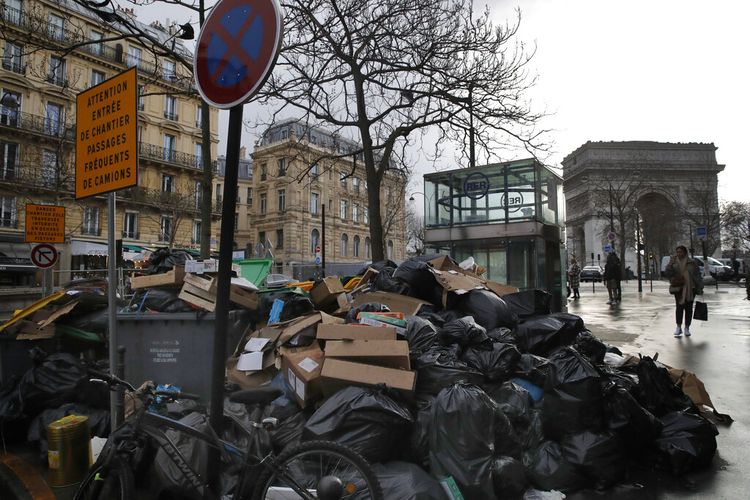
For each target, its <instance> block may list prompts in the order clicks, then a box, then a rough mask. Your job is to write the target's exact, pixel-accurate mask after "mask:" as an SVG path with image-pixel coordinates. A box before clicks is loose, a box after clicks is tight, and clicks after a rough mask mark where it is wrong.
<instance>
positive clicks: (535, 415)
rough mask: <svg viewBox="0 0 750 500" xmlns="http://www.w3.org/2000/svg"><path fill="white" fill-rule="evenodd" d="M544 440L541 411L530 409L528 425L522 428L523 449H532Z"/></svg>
mask: <svg viewBox="0 0 750 500" xmlns="http://www.w3.org/2000/svg"><path fill="white" fill-rule="evenodd" d="M542 441H544V426H543V425H542V412H541V411H539V410H531V413H530V416H529V425H527V426H526V429H524V430H523V434H522V435H521V442H522V443H523V449H524V450H533V449H535V448H536V447H537V446H539V445H540V444H541V443H542Z"/></svg>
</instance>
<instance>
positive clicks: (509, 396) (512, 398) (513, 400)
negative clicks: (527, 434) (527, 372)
mask: <svg viewBox="0 0 750 500" xmlns="http://www.w3.org/2000/svg"><path fill="white" fill-rule="evenodd" d="M485 391H486V392H487V394H488V395H489V396H490V397H491V398H492V400H493V401H494V402H495V404H497V406H498V408H500V411H502V412H503V413H504V414H505V415H506V416H507V417H508V418H509V419H510V422H511V423H512V424H513V425H514V426H517V425H528V423H529V421H530V420H531V410H532V408H533V407H534V401H533V400H532V399H531V394H529V391H527V390H526V389H524V388H523V387H521V386H520V385H518V384H514V383H513V382H511V381H508V382H503V383H502V384H498V385H492V386H489V387H487V388H485Z"/></svg>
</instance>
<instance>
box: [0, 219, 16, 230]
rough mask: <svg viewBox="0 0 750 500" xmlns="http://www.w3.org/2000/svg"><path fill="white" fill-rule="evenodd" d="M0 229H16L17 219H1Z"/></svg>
mask: <svg viewBox="0 0 750 500" xmlns="http://www.w3.org/2000/svg"><path fill="white" fill-rule="evenodd" d="M0 227H7V228H11V229H18V219H17V218H12V219H10V218H5V217H3V218H2V219H0Z"/></svg>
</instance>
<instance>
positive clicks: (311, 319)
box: [276, 312, 344, 344]
mask: <svg viewBox="0 0 750 500" xmlns="http://www.w3.org/2000/svg"><path fill="white" fill-rule="evenodd" d="M318 323H320V324H324V325H329V324H332V325H333V324H343V323H344V320H343V319H340V318H336V317H334V316H331V315H330V314H326V313H324V312H316V313H313V314H310V315H308V316H302V317H300V318H295V319H293V320H291V321H288V322H286V323H279V324H278V325H276V326H277V327H282V328H283V332H282V334H281V337H279V343H281V344H284V343H286V342H287V341H288V340H289V339H291V338H292V337H294V336H295V335H297V334H298V333H300V332H302V331H304V330H306V329H307V328H311V327H315V325H316V324H318Z"/></svg>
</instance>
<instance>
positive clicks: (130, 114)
mask: <svg viewBox="0 0 750 500" xmlns="http://www.w3.org/2000/svg"><path fill="white" fill-rule="evenodd" d="M137 103H138V81H137V75H136V68H131V69H129V70H128V71H125V72H123V73H120V74H119V75H117V76H115V77H113V78H110V79H109V80H106V81H104V82H102V83H100V84H99V85H97V86H95V87H91V88H90V89H88V90H85V91H83V92H81V93H80V94H78V96H77V97H76V199H80V198H85V197H87V196H93V195H95V194H102V193H108V192H110V191H116V190H118V189H123V188H128V187H132V186H136V185H138V124H137V118H138V114H137V113H138V112H137V109H136V105H137Z"/></svg>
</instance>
